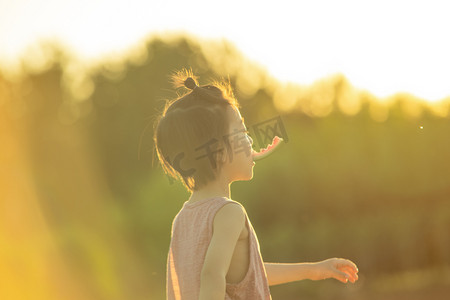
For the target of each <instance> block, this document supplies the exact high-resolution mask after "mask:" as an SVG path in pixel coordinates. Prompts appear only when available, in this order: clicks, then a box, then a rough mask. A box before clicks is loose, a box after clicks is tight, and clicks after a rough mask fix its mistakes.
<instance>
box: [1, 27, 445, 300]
mask: <svg viewBox="0 0 450 300" xmlns="http://www.w3.org/2000/svg"><path fill="white" fill-rule="evenodd" d="M288 38H289V37H286V39H288ZM74 49H75V48H74V46H71V45H68V44H65V43H61V42H60V41H59V40H56V39H46V40H44V41H39V42H33V43H32V44H31V46H30V47H29V48H27V50H26V51H25V52H23V53H22V54H21V57H20V59H18V60H17V61H18V63H16V64H15V65H14V68H12V67H11V65H10V64H9V63H4V64H3V65H0V139H1V148H0V165H1V169H0V206H1V207H0V298H1V299H8V300H19V299H33V300H34V299H39V300H40V299H43V300H44V299H45V300H53V299H55V300H60V299H64V300H66V299H67V300H71V299H89V300H90V299H93V300H94V299H95V300H103V299H104V300H115V299H130V298H133V299H152V300H153V299H155V300H157V299H164V298H165V266H166V258H167V251H168V247H169V242H170V228H171V223H172V220H173V217H174V216H175V214H176V213H177V212H178V211H179V209H180V208H181V206H182V204H183V202H184V201H186V200H187V198H188V197H189V194H188V193H187V191H186V190H185V189H184V187H183V186H182V185H181V184H180V183H178V182H172V181H171V180H169V178H168V177H167V176H166V175H165V174H163V171H162V169H161V167H160V166H159V165H158V163H157V161H156V160H155V153H154V151H153V147H154V145H153V142H152V135H153V123H154V120H155V119H156V116H157V115H158V114H159V113H160V112H161V110H162V109H163V107H164V103H165V100H166V99H174V98H176V97H177V92H179V91H176V90H174V89H173V88H172V87H171V86H170V83H169V76H170V75H171V74H172V73H173V72H174V71H175V70H179V69H181V68H183V67H184V68H192V69H193V71H194V72H195V73H196V74H197V75H198V76H199V77H200V83H202V84H206V83H208V82H209V81H210V80H212V79H220V78H225V79H226V80H228V79H229V80H230V82H231V84H232V86H233V87H234V89H235V94H236V97H237V98H238V100H239V102H240V104H241V106H242V109H241V114H242V115H243V116H244V118H245V120H246V125H247V127H248V128H249V130H250V135H254V133H255V132H254V126H255V125H256V124H258V123H260V122H263V121H265V120H268V119H271V118H274V117H280V118H281V120H282V123H283V126H284V128H285V130H286V133H287V135H288V137H289V140H288V142H287V143H285V144H284V145H283V147H282V148H280V149H279V150H278V151H277V152H276V153H274V154H273V155H272V156H270V157H269V158H267V159H264V160H262V161H260V162H258V163H257V165H256V166H255V167H254V178H253V179H252V180H251V181H249V182H235V183H233V185H232V198H233V199H234V200H237V201H239V202H241V203H242V204H243V205H244V206H245V207H246V210H247V212H248V215H249V217H250V219H251V221H252V223H253V226H254V227H255V230H256V232H257V234H258V238H259V241H260V244H261V252H262V255H263V258H264V260H265V261H268V262H303V261H318V260H322V259H326V258H329V257H345V258H349V259H351V260H353V261H354V262H356V263H357V264H358V267H359V270H360V279H359V281H358V282H357V283H356V284H348V285H343V284H341V283H340V282H338V281H333V280H325V281H320V282H312V281H303V282H295V283H289V284H284V285H280V286H274V287H271V292H272V297H273V299H286V300H289V299H361V300H364V299H447V297H448V295H449V294H450V201H449V199H450V135H449V133H450V121H449V113H450V111H449V108H450V97H448V96H450V95H447V96H442V97H440V98H439V99H438V100H435V101H428V100H429V99H428V100H427V99H426V98H424V97H419V96H416V95H414V94H413V93H411V92H408V91H404V92H398V93H393V94H391V95H390V96H386V97H379V96H377V95H375V94H374V93H372V92H370V91H369V90H368V89H361V88H358V87H356V86H354V85H353V83H352V81H351V80H350V79H348V78H347V77H346V75H345V74H344V73H339V72H336V73H333V74H326V75H324V76H322V77H320V78H318V79H315V80H312V82H310V83H308V84H305V83H301V82H294V81H287V80H284V79H280V78H279V77H277V76H275V75H274V72H271V71H268V68H266V67H265V66H264V65H263V64H262V63H259V62H255V61H254V58H253V57H251V56H249V55H248V54H244V53H243V52H242V51H241V50H240V48H238V47H237V46H236V45H235V43H233V42H232V41H229V40H227V39H223V38H205V37H201V36H199V35H193V34H189V33H187V32H184V33H176V34H175V33H169V32H162V33H161V32H160V33H159V34H151V35H148V36H147V37H146V38H144V39H142V40H140V41H139V42H136V43H134V44H133V46H131V47H128V48H127V50H126V51H124V52H121V53H120V54H121V55H117V57H113V56H111V55H108V56H107V58H105V59H101V60H95V61H90V62H89V63H86V61H83V62H81V61H80V59H79V56H77V55H76V54H75V51H74ZM276 55H278V56H281V55H283V50H282V49H280V50H279V52H278V53H276ZM316 59H320V58H316ZM299 67H300V66H299ZM433 78H434V77H433ZM447 79H449V78H448V74H447ZM440 80H441V79H440ZM253 137H254V136H253ZM254 140H255V150H259V149H260V148H261V147H265V146H267V145H265V144H259V143H258V142H257V141H256V139H255V137H254Z"/></svg>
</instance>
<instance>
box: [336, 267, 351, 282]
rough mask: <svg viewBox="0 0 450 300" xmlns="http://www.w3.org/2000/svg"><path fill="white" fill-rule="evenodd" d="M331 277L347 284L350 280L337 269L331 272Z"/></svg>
mask: <svg viewBox="0 0 450 300" xmlns="http://www.w3.org/2000/svg"><path fill="white" fill-rule="evenodd" d="M333 277H334V278H335V279H337V280H339V281H340V282H343V283H347V282H348V280H349V279H350V276H349V275H348V274H347V273H345V272H342V271H339V270H337V269H336V270H335V271H334V272H333Z"/></svg>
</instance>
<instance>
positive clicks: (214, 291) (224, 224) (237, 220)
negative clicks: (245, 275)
mask: <svg viewBox="0 0 450 300" xmlns="http://www.w3.org/2000/svg"><path fill="white" fill-rule="evenodd" d="M244 222H245V214H244V211H243V210H242V208H241V207H240V206H239V205H236V204H226V205H224V206H223V207H222V208H221V209H220V210H219V211H218V212H217V214H216V216H215V218H214V225H213V226H214V227H213V235H212V238H211V242H210V244H209V247H208V250H207V252H206V257H205V262H204V264H203V268H202V273H201V279H200V300H214V299H220V300H223V299H224V298H225V287H226V279H225V276H226V275H227V272H228V268H229V267H230V262H231V257H232V255H233V252H234V248H235V246H236V242H237V240H238V238H239V235H240V233H241V231H242V229H243V227H244Z"/></svg>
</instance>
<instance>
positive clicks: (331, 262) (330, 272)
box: [311, 258, 358, 283]
mask: <svg viewBox="0 0 450 300" xmlns="http://www.w3.org/2000/svg"><path fill="white" fill-rule="evenodd" d="M315 271H316V272H314V276H313V278H311V279H312V280H321V279H327V278H334V279H337V280H339V281H341V282H343V283H347V282H348V281H349V280H350V282H351V283H355V282H356V280H358V267H357V266H356V265H355V264H354V263H353V262H352V261H350V260H348V259H343V258H329V259H327V260H324V261H320V262H318V263H316V270H315Z"/></svg>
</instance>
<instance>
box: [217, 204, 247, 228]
mask: <svg viewBox="0 0 450 300" xmlns="http://www.w3.org/2000/svg"><path fill="white" fill-rule="evenodd" d="M244 221H245V209H244V207H243V206H242V205H241V204H240V203H238V202H234V203H227V204H225V205H224V206H222V207H221V208H220V209H219V210H218V211H217V213H216V216H215V218H214V225H215V226H221V225H227V226H230V225H233V224H234V225H235V226H240V227H242V226H243V224H244Z"/></svg>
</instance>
